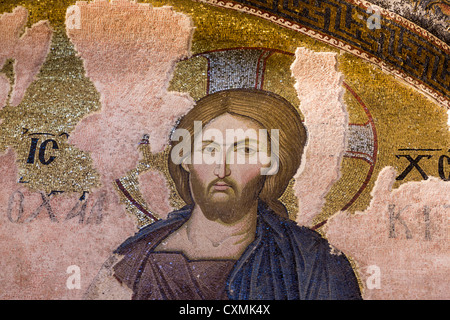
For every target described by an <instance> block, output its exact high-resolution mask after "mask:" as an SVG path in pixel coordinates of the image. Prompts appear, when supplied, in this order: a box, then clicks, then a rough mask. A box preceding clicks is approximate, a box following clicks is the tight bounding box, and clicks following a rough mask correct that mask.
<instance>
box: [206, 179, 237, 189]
mask: <svg viewBox="0 0 450 320" xmlns="http://www.w3.org/2000/svg"><path fill="white" fill-rule="evenodd" d="M218 182H220V183H226V184H227V185H228V186H230V187H231V188H232V189H235V186H236V183H235V182H234V180H233V179H230V178H228V177H225V178H223V179H220V178H217V179H214V180H213V181H211V182H210V183H209V184H208V189H207V190H209V189H211V188H212V187H213V186H214V185H215V184H216V183H218Z"/></svg>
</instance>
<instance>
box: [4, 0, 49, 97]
mask: <svg viewBox="0 0 450 320" xmlns="http://www.w3.org/2000/svg"><path fill="white" fill-rule="evenodd" d="M27 18H28V11H27V10H26V9H25V8H23V7H17V8H16V9H14V11H13V12H12V13H5V14H2V15H0V43H1V44H2V45H1V46H0V67H1V66H3V65H4V63H5V62H6V60H7V59H15V62H14V73H15V79H14V82H15V83H14V88H13V91H12V94H11V98H10V101H9V104H10V105H12V106H17V105H19V104H20V102H21V101H22V99H23V97H24V95H25V91H26V89H27V88H28V86H29V85H30V84H31V83H32V82H33V81H34V80H35V77H36V75H37V74H38V73H39V70H40V69H41V67H42V65H43V63H44V62H45V58H46V57H47V54H48V52H49V50H50V44H51V38H52V34H53V32H52V30H51V28H50V24H49V23H48V21H39V22H38V23H36V24H34V25H33V26H32V27H31V28H26V29H25V31H24V28H25V24H26V22H27ZM23 31H24V32H23ZM22 32H23V34H21V33H22ZM1 82H4V81H3V80H1ZM2 86H4V84H3V85H2ZM2 90H4V88H0V103H1V102H2V100H3V97H4V96H3V95H2V94H3V91H2ZM0 105H1V104H0Z"/></svg>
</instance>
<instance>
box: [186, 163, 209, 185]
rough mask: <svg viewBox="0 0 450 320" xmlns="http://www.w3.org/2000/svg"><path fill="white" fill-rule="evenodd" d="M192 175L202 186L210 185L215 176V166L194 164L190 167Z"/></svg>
mask: <svg viewBox="0 0 450 320" xmlns="http://www.w3.org/2000/svg"><path fill="white" fill-rule="evenodd" d="M189 172H190V174H191V175H192V176H193V177H194V178H195V180H196V181H198V182H201V183H202V184H207V183H209V182H210V181H211V180H212V179H214V178H215V176H214V166H213V165H209V164H193V165H190V166H189Z"/></svg>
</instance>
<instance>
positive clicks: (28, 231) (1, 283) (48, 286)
mask: <svg viewBox="0 0 450 320" xmlns="http://www.w3.org/2000/svg"><path fill="white" fill-rule="evenodd" d="M15 159H16V155H15V153H14V152H13V151H12V150H9V151H8V152H7V153H5V154H4V155H2V156H0V185H1V186H2V192H1V193H0V212H1V213H2V214H1V215H0V256H1V257H2V258H1V259H0V299H81V298H82V296H83V294H84V292H85V291H86V289H87V288H88V286H89V284H90V283H91V281H92V279H93V278H94V277H95V276H96V274H97V272H98V270H99V269H100V268H101V265H102V264H103V262H104V261H105V260H106V259H107V258H108V257H109V256H110V255H111V253H112V251H113V250H114V249H115V248H116V247H117V246H118V245H119V244H120V243H121V242H122V241H123V240H124V239H126V238H127V237H128V236H130V235H131V234H133V233H134V232H135V231H136V226H135V223H134V221H133V220H132V219H131V218H130V217H129V216H127V215H126V214H125V213H124V210H123V208H122V206H121V205H119V204H118V199H117V198H115V197H114V195H113V194H110V193H109V194H107V196H106V197H107V198H106V199H105V201H104V207H103V210H102V219H101V222H100V223H96V222H97V220H96V218H97V216H98V215H97V214H96V213H98V211H97V210H96V209H94V214H93V215H92V218H91V219H89V217H91V210H92V208H93V207H94V204H95V203H98V202H97V201H98V200H99V199H100V196H101V194H102V193H104V192H105V190H98V191H96V192H93V194H90V195H89V198H88V200H87V202H86V203H87V206H86V213H85V219H84V221H83V222H82V223H80V219H79V216H75V217H73V218H72V219H68V220H66V219H67V217H68V216H69V213H70V212H71V210H73V208H74V207H75V205H76V204H77V201H79V200H78V198H79V195H77V196H73V195H64V196H61V195H58V196H51V197H49V205H50V208H51V212H52V214H53V216H54V218H55V219H56V220H57V221H56V220H55V221H52V220H51V219H50V215H49V212H48V211H47V210H46V209H43V210H41V211H40V212H39V213H38V214H37V216H36V218H35V219H33V220H31V221H27V220H30V218H31V217H32V216H33V213H34V212H36V209H37V208H38V207H39V206H40V205H41V204H42V203H43V201H42V196H41V194H40V193H39V192H30V191H28V190H27V189H26V188H25V187H24V186H23V185H22V184H18V183H17V180H18V175H17V168H16V163H15V161H16V160H15ZM19 192H20V194H22V195H23V202H22V204H23V213H22V216H21V217H20V218H19V208H20V194H19ZM9 208H12V211H11V213H10V214H9V215H8V214H7V212H8V209H9ZM78 208H80V207H78ZM97 209H98V207H97ZM10 218H12V220H13V221H14V222H12V221H11V220H10ZM72 265H76V266H78V267H79V268H80V280H81V282H80V284H81V287H80V288H79V289H69V288H68V287H67V285H66V282H67V279H68V278H69V277H70V275H71V274H69V273H67V268H68V267H69V266H72Z"/></svg>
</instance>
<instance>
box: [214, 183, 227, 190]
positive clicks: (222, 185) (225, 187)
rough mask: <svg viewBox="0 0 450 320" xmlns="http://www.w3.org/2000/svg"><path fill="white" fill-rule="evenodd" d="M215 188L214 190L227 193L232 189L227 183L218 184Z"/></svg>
mask: <svg viewBox="0 0 450 320" xmlns="http://www.w3.org/2000/svg"><path fill="white" fill-rule="evenodd" d="M213 187H214V190H217V191H225V190H227V189H228V188H230V185H228V184H226V183H225V182H216V183H215V184H214V186H213Z"/></svg>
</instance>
